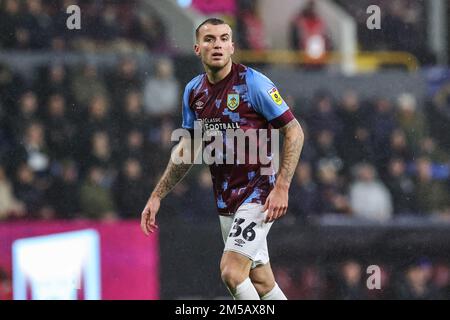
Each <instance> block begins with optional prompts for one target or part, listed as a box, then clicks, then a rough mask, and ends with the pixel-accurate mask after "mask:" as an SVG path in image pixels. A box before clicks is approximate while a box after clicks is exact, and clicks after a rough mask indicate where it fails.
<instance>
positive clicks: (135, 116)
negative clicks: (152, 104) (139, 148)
mask: <svg viewBox="0 0 450 320" xmlns="http://www.w3.org/2000/svg"><path fill="white" fill-rule="evenodd" d="M121 108H122V109H121V110H120V113H119V115H120V119H119V126H120V132H121V133H127V132H129V131H130V130H132V129H137V130H140V131H146V130H148V128H149V125H150V124H149V121H148V117H147V115H146V114H145V113H144V109H143V106H142V95H141V92H140V91H138V90H134V89H133V90H131V91H129V92H128V93H127V94H126V96H125V101H124V105H123V106H121Z"/></svg>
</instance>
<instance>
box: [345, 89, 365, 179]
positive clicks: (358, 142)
mask: <svg viewBox="0 0 450 320" xmlns="http://www.w3.org/2000/svg"><path fill="white" fill-rule="evenodd" d="M338 116H339V118H340V121H341V123H342V128H343V130H342V134H341V135H340V136H339V137H338V141H339V145H338V146H337V147H338V150H339V154H340V155H341V157H342V159H343V160H344V164H345V167H344V169H345V171H346V172H347V173H348V171H349V169H350V167H351V166H353V165H355V164H356V163H358V162H361V161H364V160H365V159H373V149H372V144H371V137H370V134H371V132H370V131H369V129H368V123H369V122H368V120H367V115H366V110H365V108H363V107H362V106H361V104H360V101H359V97H358V94H357V93H356V92H355V91H352V90H349V91H346V92H345V93H344V95H343V97H342V102H341V105H340V108H339V109H338Z"/></svg>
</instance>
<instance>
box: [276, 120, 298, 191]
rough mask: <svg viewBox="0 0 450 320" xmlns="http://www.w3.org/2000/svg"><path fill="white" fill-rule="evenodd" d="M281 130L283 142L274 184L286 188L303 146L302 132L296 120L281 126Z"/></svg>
mask: <svg viewBox="0 0 450 320" xmlns="http://www.w3.org/2000/svg"><path fill="white" fill-rule="evenodd" d="M281 132H282V133H283V135H284V143H283V150H282V153H281V161H280V162H281V164H280V170H279V171H278V177H277V182H276V186H278V187H283V188H286V189H288V188H289V186H290V184H291V181H292V177H293V176H294V172H295V169H296V167H297V164H298V160H299V158H300V153H301V151H302V148H303V142H304V134H303V130H302V128H301V126H300V124H299V123H298V121H297V120H293V121H291V122H290V123H289V124H287V125H286V126H285V127H283V128H282V129H281Z"/></svg>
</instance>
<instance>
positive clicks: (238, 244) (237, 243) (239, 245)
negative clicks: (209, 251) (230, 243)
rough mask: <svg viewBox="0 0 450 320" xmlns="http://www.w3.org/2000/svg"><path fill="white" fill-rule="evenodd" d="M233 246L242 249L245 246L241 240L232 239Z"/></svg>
mask: <svg viewBox="0 0 450 320" xmlns="http://www.w3.org/2000/svg"><path fill="white" fill-rule="evenodd" d="M234 242H235V244H234V245H235V246H238V247H242V246H243V245H244V244H245V241H244V240H242V239H234Z"/></svg>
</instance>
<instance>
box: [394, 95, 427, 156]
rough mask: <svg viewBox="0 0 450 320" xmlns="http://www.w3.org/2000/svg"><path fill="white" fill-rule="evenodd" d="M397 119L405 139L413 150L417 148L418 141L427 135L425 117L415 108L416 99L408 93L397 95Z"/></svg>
mask: <svg viewBox="0 0 450 320" xmlns="http://www.w3.org/2000/svg"><path fill="white" fill-rule="evenodd" d="M397 121H398V123H399V125H400V128H401V129H402V130H403V131H404V132H405V135H406V141H407V143H408V145H409V146H410V147H411V148H412V150H413V151H415V152H417V151H418V150H419V141H420V140H422V139H423V138H425V137H426V136H427V135H428V128H427V124H426V119H425V116H424V114H423V112H422V111H421V110H418V108H417V101H416V98H415V97H414V95H412V94H410V93H404V94H401V95H400V96H399V97H398V112H397Z"/></svg>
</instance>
